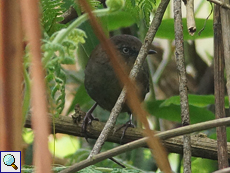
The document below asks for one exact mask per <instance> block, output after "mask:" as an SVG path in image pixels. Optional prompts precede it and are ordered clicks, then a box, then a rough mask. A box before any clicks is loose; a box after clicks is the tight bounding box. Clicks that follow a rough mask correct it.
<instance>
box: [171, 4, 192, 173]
mask: <svg viewBox="0 0 230 173" xmlns="http://www.w3.org/2000/svg"><path fill="white" fill-rule="evenodd" d="M173 5H174V31H175V45H176V51H175V54H176V63H177V69H178V71H179V92H180V105H181V119H182V125H183V126H187V125H189V124H190V118H189V106H188V88H187V87H188V86H187V77H186V70H185V69H186V68H185V58H184V39H183V26H182V13H181V1H180V0H174V4H173ZM183 151H184V152H183V159H184V172H185V173H191V139H190V135H185V136H184V149H183Z"/></svg>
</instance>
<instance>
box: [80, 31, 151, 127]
mask: <svg viewBox="0 0 230 173" xmlns="http://www.w3.org/2000/svg"><path fill="white" fill-rule="evenodd" d="M110 41H111V42H112V43H113V44H114V46H115V49H117V50H118V52H119V53H120V55H121V57H122V59H123V61H124V62H125V65H126V69H127V70H128V73H129V72H130V70H131V69H132V67H133V64H134V62H135V60H136V58H137V56H138V53H139V51H140V48H141V46H142V43H141V41H140V40H139V39H138V38H136V37H134V36H131V35H118V36H114V37H112V38H111V39H110ZM154 53H156V51H154V50H150V51H149V54H154ZM136 84H137V87H138V88H139V91H140V98H141V100H142V101H143V100H144V98H145V95H146V94H147V93H148V92H149V70H148V65H147V62H144V64H143V66H142V68H141V70H140V72H139V74H138V76H137V78H136ZM85 88H86V91H87V92H88V94H89V96H90V97H91V98H92V99H93V100H94V101H95V102H96V104H95V105H94V106H93V107H92V108H91V109H90V110H89V111H88V112H87V113H86V116H85V118H84V122H83V127H82V129H83V131H84V132H85V131H86V126H87V124H88V123H91V121H92V120H94V119H96V118H94V117H93V116H92V112H93V110H94V109H95V108H96V106H97V104H98V105H99V106H100V107H102V108H103V109H106V110H108V111H111V110H112V108H113V107H114V105H115V103H116V101H117V99H118V97H119V95H120V93H121V90H122V88H123V87H122V86H121V84H120V82H119V80H118V79H117V76H116V74H115V72H114V70H113V67H112V65H111V62H110V59H109V57H108V55H107V54H106V52H105V50H103V48H102V47H101V45H98V46H97V47H96V48H95V49H94V50H93V52H92V53H91V55H90V58H89V61H88V64H87V66H86V69H85ZM121 112H128V113H129V114H131V111H130V109H129V107H128V106H127V105H126V104H125V105H124V106H123V108H122V111H121ZM126 124H127V127H128V126H130V125H131V126H132V124H131V120H129V121H128V122H127V123H126ZM127 127H126V129H127ZM126 129H125V130H126Z"/></svg>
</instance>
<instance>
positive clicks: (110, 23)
mask: <svg viewBox="0 0 230 173" xmlns="http://www.w3.org/2000/svg"><path fill="white" fill-rule="evenodd" d="M101 21H102V22H103V23H104V25H106V27H107V29H108V31H112V30H116V29H119V28H122V27H128V26H131V25H132V24H134V23H135V21H136V20H135V18H134V17H133V16H132V15H131V14H130V13H128V12H125V11H116V12H113V13H109V14H108V15H107V16H102V17H101Z"/></svg>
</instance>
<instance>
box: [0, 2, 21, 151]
mask: <svg viewBox="0 0 230 173" xmlns="http://www.w3.org/2000/svg"><path fill="white" fill-rule="evenodd" d="M19 5H20V4H19V2H18V1H12V0H2V1H0V13H1V15H0V22H1V23H0V28H1V29H0V31H1V32H0V37H1V38H0V105H1V106H0V141H1V142H0V150H1V151H18V150H19V151H20V150H21V149H22V137H21V133H22V107H21V103H22V57H23V47H22V30H21V19H20V6H19Z"/></svg>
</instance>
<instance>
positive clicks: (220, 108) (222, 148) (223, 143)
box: [213, 5, 228, 169]
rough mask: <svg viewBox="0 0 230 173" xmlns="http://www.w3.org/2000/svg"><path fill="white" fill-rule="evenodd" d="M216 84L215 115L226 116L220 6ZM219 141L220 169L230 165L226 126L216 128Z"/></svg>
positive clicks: (216, 15)
mask: <svg viewBox="0 0 230 173" xmlns="http://www.w3.org/2000/svg"><path fill="white" fill-rule="evenodd" d="M213 28H214V85H215V115H216V118H224V117H226V116H225V103H224V96H225V86H224V85H225V81H224V50H223V41H222V32H221V15H220V6H218V5H215V7H214V22H213ZM216 132H217V142H218V165H219V169H223V168H226V167H228V154H227V151H228V149H227V136H226V127H225V126H221V127H217V128H216Z"/></svg>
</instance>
